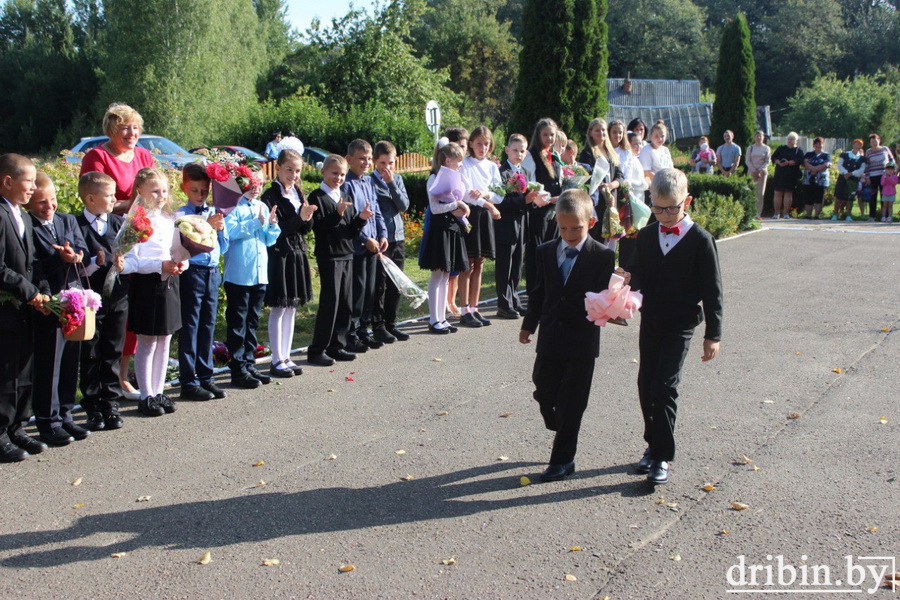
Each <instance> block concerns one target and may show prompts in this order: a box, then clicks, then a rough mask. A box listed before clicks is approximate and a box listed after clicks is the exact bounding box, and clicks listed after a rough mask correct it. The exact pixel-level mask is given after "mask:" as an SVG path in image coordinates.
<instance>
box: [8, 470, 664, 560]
mask: <svg viewBox="0 0 900 600" xmlns="http://www.w3.org/2000/svg"><path fill="white" fill-rule="evenodd" d="M536 465H537V463H527V462H512V463H507V462H504V463H496V464H491V465H487V466H478V467H472V468H468V469H462V470H460V471H455V472H452V473H446V474H443V475H437V476H434V477H424V478H422V479H414V480H412V481H397V482H394V483H389V484H385V485H381V486H375V487H369V488H358V489H355V488H322V489H312V490H305V491H299V492H266V491H263V490H264V488H262V489H261V490H259V491H257V490H252V491H248V492H247V495H244V496H237V497H233V498H226V499H222V500H210V501H200V502H188V503H183V504H175V505H168V506H154V507H150V508H141V509H137V510H127V511H122V512H116V513H107V514H101V515H90V516H85V517H82V518H80V519H78V521H77V522H75V523H74V524H73V525H71V526H70V527H67V528H65V529H59V530H54V531H34V532H24V533H11V534H5V535H0V552H15V551H18V550H24V551H25V552H24V553H20V554H16V555H14V556H9V557H7V558H5V559H3V560H2V561H0V565H2V566H4V567H12V568H35V567H53V566H59V565H64V564H70V563H76V562H83V561H92V560H100V559H104V558H107V557H108V556H109V554H110V553H111V552H133V551H135V550H138V549H141V548H145V547H154V546H155V547H161V548H171V549H191V548H214V547H222V546H228V545H232V544H238V543H246V542H261V541H267V540H272V539H278V538H282V537H288V536H294V535H304V534H316V533H328V532H337V531H350V530H356V529H364V528H370V527H379V526H389V525H399V524H404V523H413V522H419V521H431V520H437V519H452V518H458V517H466V516H469V515H473V514H477V513H482V512H490V511H497V510H503V509H509V508H516V507H520V506H536V505H542V504H554V503H561V502H566V501H571V500H579V499H587V498H591V497H595V496H602V495H608V494H620V495H622V496H625V497H635V496H643V495H647V494H650V493H652V488H650V487H649V486H647V485H646V483H645V482H644V480H643V478H641V479H640V480H632V481H626V482H616V483H612V484H608V485H595V486H588V487H577V488H573V485H577V484H578V483H580V482H585V480H587V479H589V478H592V477H599V476H603V475H613V474H620V473H625V472H627V471H628V467H627V466H625V465H616V466H610V467H605V468H600V469H593V470H588V471H580V472H578V473H577V475H576V477H575V478H573V479H571V480H569V481H567V482H563V483H557V484H546V485H534V486H528V487H521V486H520V485H519V481H518V476H519V475H520V474H521V472H519V473H516V474H515V476H514V475H513V474H511V473H509V471H513V470H518V469H524V468H533V467H534V466H536ZM536 477H537V476H536V475H535V476H534V478H535V479H536ZM473 478H478V479H473ZM511 493H515V494H517V495H515V496H514V497H509V496H510V494H511ZM486 494H498V495H502V496H503V497H501V498H497V499H486V498H484V497H483V495H486ZM473 496H478V498H473V499H467V498H468V497H473ZM98 533H115V534H123V533H124V534H132V537H131V538H130V539H128V540H124V541H117V542H116V543H114V544H110V545H106V546H96V545H95V546H85V545H73V542H76V541H77V540H79V539H82V538H87V537H89V536H91V535H94V534H98ZM48 544H51V545H59V544H63V545H64V547H61V548H53V549H45V550H37V548H38V547H40V546H44V545H48Z"/></svg>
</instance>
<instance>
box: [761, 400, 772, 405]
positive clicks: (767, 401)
mask: <svg viewBox="0 0 900 600" xmlns="http://www.w3.org/2000/svg"><path fill="white" fill-rule="evenodd" d="M763 404H775V401H774V400H763Z"/></svg>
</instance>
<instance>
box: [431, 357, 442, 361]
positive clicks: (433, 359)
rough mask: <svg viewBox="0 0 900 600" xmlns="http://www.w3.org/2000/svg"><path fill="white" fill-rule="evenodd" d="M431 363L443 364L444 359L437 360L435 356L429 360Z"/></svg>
mask: <svg viewBox="0 0 900 600" xmlns="http://www.w3.org/2000/svg"><path fill="white" fill-rule="evenodd" d="M431 362H444V359H443V358H438V357H436V356H435V357H434V358H432V359H431Z"/></svg>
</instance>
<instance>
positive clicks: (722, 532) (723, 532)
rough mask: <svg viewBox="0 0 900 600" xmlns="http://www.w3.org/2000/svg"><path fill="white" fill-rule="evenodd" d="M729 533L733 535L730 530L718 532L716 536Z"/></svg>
mask: <svg viewBox="0 0 900 600" xmlns="http://www.w3.org/2000/svg"><path fill="white" fill-rule="evenodd" d="M729 533H731V532H730V531H729V530H727V529H723V530H722V531H718V532H716V535H728V534H729Z"/></svg>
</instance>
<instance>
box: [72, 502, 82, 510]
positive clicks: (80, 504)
mask: <svg viewBox="0 0 900 600" xmlns="http://www.w3.org/2000/svg"><path fill="white" fill-rule="evenodd" d="M82 506H84V502H79V503H78V504H76V505H74V506H73V507H72V508H74V509H79V508H81V507H82Z"/></svg>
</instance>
